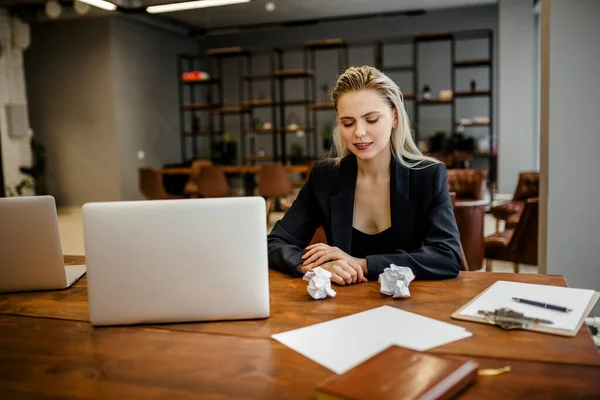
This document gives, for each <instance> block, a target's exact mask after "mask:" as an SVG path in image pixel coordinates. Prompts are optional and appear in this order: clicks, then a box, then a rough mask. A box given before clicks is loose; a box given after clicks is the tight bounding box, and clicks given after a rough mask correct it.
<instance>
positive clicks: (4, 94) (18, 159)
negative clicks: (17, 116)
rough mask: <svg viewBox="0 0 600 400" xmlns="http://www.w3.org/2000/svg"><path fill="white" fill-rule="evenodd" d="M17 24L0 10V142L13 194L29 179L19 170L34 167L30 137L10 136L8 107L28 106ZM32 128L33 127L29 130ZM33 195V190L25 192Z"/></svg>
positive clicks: (8, 181) (10, 190)
mask: <svg viewBox="0 0 600 400" xmlns="http://www.w3.org/2000/svg"><path fill="white" fill-rule="evenodd" d="M13 22H14V18H11V17H10V15H9V13H8V11H7V10H5V9H2V8H0V46H1V47H2V49H3V52H2V55H0V142H1V146H0V147H1V148H2V154H0V156H1V157H0V162H2V167H3V168H2V172H3V177H4V186H5V188H8V189H5V194H6V195H7V196H9V195H10V193H11V192H13V191H14V189H15V187H16V186H17V185H18V184H19V183H20V182H21V180H22V179H24V178H27V177H26V176H25V175H23V174H22V173H21V172H20V171H19V168H20V167H21V166H29V165H30V164H31V150H30V147H29V135H23V136H21V137H13V136H9V135H8V118H7V115H6V105H7V104H19V105H26V104H27V96H26V95H25V76H24V72H23V49H21V48H17V47H15V46H14V44H13V43H14V41H13V32H14V30H13ZM26 128H29V127H26ZM25 193H27V194H29V193H30V192H29V191H25Z"/></svg>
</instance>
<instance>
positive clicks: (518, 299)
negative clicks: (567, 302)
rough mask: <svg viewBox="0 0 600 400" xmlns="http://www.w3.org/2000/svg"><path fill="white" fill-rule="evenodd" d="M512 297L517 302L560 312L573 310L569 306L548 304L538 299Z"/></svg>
mask: <svg viewBox="0 0 600 400" xmlns="http://www.w3.org/2000/svg"><path fill="white" fill-rule="evenodd" d="M512 299H513V300H514V301H516V302H519V303H524V304H529V305H530V306H536V307H542V308H547V309H549V310H554V311H561V312H571V311H573V310H571V309H570V308H567V307H563V306H556V305H554V304H548V303H541V302H539V301H533V300H527V299H521V298H518V297H513V298H512Z"/></svg>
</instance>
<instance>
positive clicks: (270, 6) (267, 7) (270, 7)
mask: <svg viewBox="0 0 600 400" xmlns="http://www.w3.org/2000/svg"><path fill="white" fill-rule="evenodd" d="M265 10H267V11H268V12H271V11H273V10H275V3H273V2H272V1H270V2H268V3H267V4H265Z"/></svg>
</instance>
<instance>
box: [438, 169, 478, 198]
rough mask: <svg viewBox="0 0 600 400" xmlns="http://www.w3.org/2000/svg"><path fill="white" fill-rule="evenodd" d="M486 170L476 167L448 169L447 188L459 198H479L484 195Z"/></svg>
mask: <svg viewBox="0 0 600 400" xmlns="http://www.w3.org/2000/svg"><path fill="white" fill-rule="evenodd" d="M486 181H487V172H485V171H483V170H478V169H449V170H448V182H447V184H448V190H449V191H450V192H454V193H456V198H457V199H459V200H462V199H468V200H481V199H483V198H484V197H485V186H486Z"/></svg>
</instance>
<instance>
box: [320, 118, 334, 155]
mask: <svg viewBox="0 0 600 400" xmlns="http://www.w3.org/2000/svg"><path fill="white" fill-rule="evenodd" d="M321 137H322V138H323V150H327V151H328V150H330V149H331V142H332V140H333V129H331V125H330V124H326V125H325V126H324V127H323V130H322V131H321Z"/></svg>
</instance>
